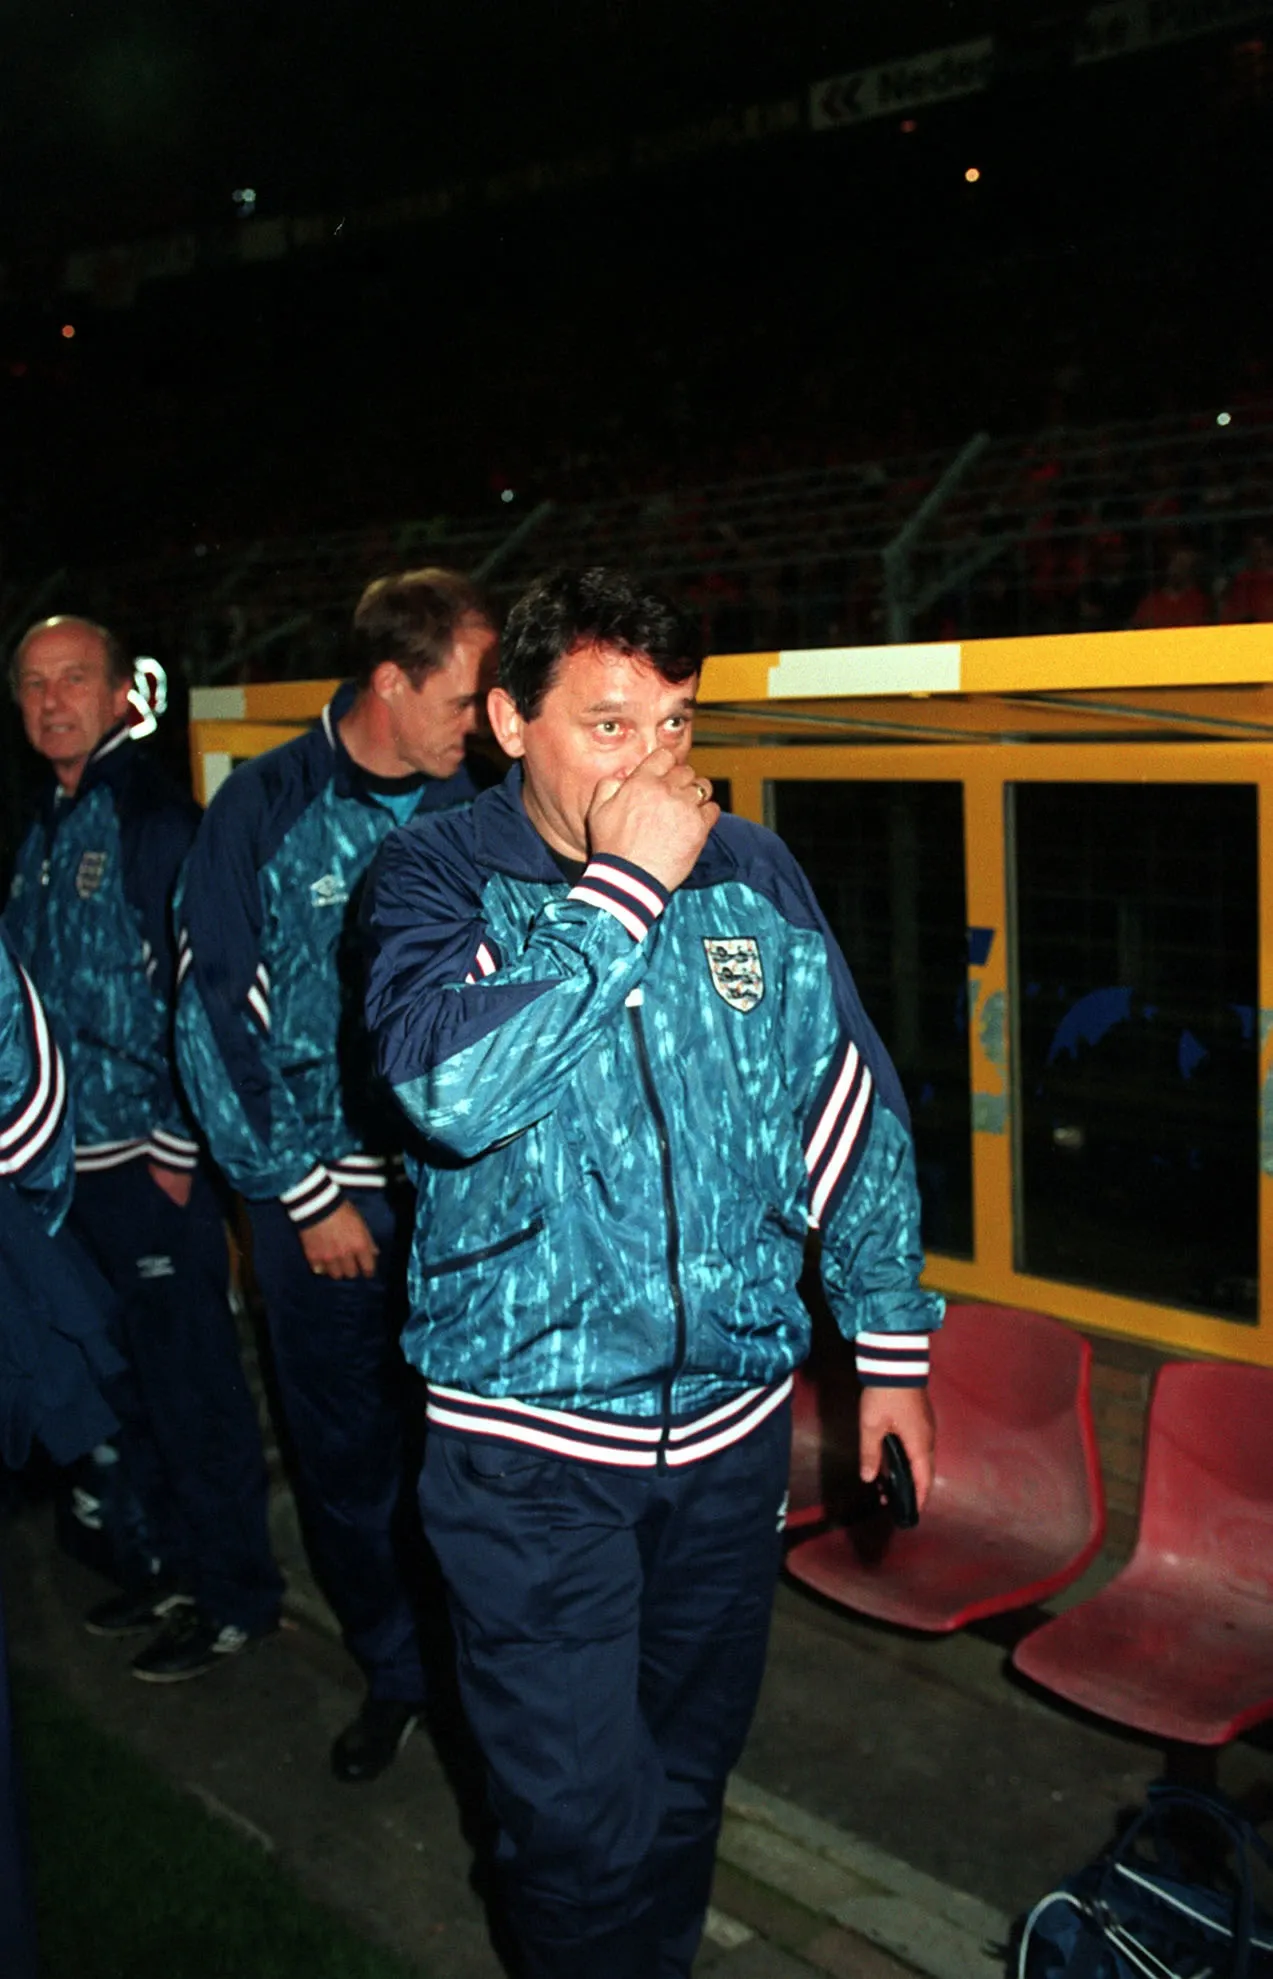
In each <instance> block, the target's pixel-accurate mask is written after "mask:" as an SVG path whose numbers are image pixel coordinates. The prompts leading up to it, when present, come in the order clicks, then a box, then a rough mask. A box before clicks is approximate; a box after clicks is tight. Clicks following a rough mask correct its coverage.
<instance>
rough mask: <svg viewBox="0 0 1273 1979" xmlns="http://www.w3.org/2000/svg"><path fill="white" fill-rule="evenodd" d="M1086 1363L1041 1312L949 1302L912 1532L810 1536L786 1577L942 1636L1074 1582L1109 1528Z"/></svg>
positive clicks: (1078, 1347)
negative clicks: (930, 1472)
mask: <svg viewBox="0 0 1273 1979" xmlns="http://www.w3.org/2000/svg"><path fill="white" fill-rule="evenodd" d="M1091 1358H1092V1355H1091V1348H1090V1347H1089V1346H1088V1344H1087V1342H1086V1340H1084V1339H1083V1338H1082V1336H1081V1335H1080V1334H1078V1333H1074V1332H1072V1331H1071V1330H1070V1328H1069V1327H1067V1326H1063V1325H1062V1324H1061V1322H1060V1321H1059V1320H1055V1319H1047V1318H1045V1317H1044V1316H1043V1315H1042V1314H1041V1313H1033V1312H1017V1311H1013V1310H1011V1309H1009V1308H1008V1307H1005V1306H980V1305H978V1306H973V1305H968V1306H961V1305H956V1306H951V1307H950V1308H949V1310H948V1312H947V1315H946V1324H945V1325H944V1326H943V1328H942V1329H941V1331H940V1332H939V1333H937V1334H936V1335H935V1336H934V1338H933V1369H932V1380H931V1388H930V1392H931V1395H932V1401H933V1409H934V1412H935V1414H936V1417H937V1475H936V1479H935V1482H934V1485H933V1490H932V1495H931V1496H930V1498H929V1501H928V1504H927V1506H926V1507H925V1510H924V1514H923V1517H922V1518H921V1519H920V1522H919V1524H918V1526H917V1527H915V1529H914V1530H913V1531H911V1532H898V1531H896V1530H894V1528H893V1527H892V1526H891V1525H890V1524H889V1523H888V1522H887V1521H886V1520H885V1519H883V1518H882V1517H879V1516H873V1517H870V1518H867V1519H864V1520H861V1521H859V1522H857V1523H855V1524H853V1525H850V1526H849V1527H847V1528H841V1529H838V1530H836V1531H833V1532H828V1533H823V1534H820V1535H818V1536H817V1537H816V1538H812V1539H806V1540H803V1541H801V1542H800V1543H799V1544H797V1545H796V1546H794V1547H793V1548H792V1550H791V1551H790V1553H789V1554H788V1555H787V1566H788V1568H789V1570H790V1571H791V1573H792V1574H793V1575H794V1576H795V1578H796V1579H797V1580H800V1581H803V1582H804V1583H805V1585H806V1586H808V1587H812V1588H815V1589H816V1590H817V1592H818V1593H819V1594H824V1595H826V1596H828V1597H829V1598H830V1599H831V1600H833V1601H838V1602H841V1603H842V1604H843V1605H844V1606H845V1607H846V1608H856V1609H858V1610H860V1611H861V1612H862V1613H863V1614H867V1615H874V1616H877V1617H878V1618H879V1619H880V1620H882V1621H888V1622H899V1623H901V1624H903V1625H904V1626H906V1627H908V1628H916V1629H928V1630H932V1631H934V1632H937V1631H941V1630H949V1629H957V1628H962V1627H963V1626H964V1624H965V1623H966V1622H971V1621H975V1620H976V1619H977V1618H978V1617H980V1616H983V1615H996V1614H999V1613H1000V1612H1001V1611H1002V1610H1004V1609H1006V1608H1020V1607H1025V1606H1026V1605H1028V1603H1030V1602H1032V1601H1040V1600H1042V1599H1043V1598H1044V1596H1045V1595H1048V1594H1053V1593H1055V1592H1056V1590H1057V1589H1058V1588H1060V1587H1065V1586H1066V1585H1067V1584H1068V1583H1069V1582H1070V1581H1072V1580H1075V1579H1077V1577H1078V1575H1079V1574H1081V1573H1082V1571H1083V1569H1084V1567H1085V1566H1086V1565H1087V1563H1088V1561H1089V1560H1090V1559H1091V1558H1092V1556H1093V1555H1094V1553H1095V1552H1096V1551H1097V1548H1098V1547H1099V1546H1100V1543H1101V1538H1102V1535H1103V1533H1104V1530H1105V1502H1104V1496H1103V1493H1102V1490H1101V1478H1100V1467H1099V1464H1098V1461H1097V1455H1096V1438H1095V1434H1094V1432H1093V1429H1092V1417H1091V1407H1090V1403H1089V1397H1088V1371H1089V1367H1090V1364H1091Z"/></svg>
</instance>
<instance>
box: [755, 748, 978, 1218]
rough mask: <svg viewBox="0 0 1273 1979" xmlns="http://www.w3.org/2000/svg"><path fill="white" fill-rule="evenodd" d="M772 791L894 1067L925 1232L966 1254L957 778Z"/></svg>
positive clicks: (968, 1207) (780, 827)
mask: <svg viewBox="0 0 1273 1979" xmlns="http://www.w3.org/2000/svg"><path fill="white" fill-rule="evenodd" d="M773 801H774V825H775V828H776V830H777V831H778V832H779V834H780V835H781V837H783V838H784V839H785V840H786V842H787V844H788V845H789V846H790V847H791V849H792V851H793V852H794V853H795V855H796V857H797V859H799V861H800V863H801V865H802V866H803V867H804V869H805V871H806V872H807V873H808V875H809V878H810V880H811V881H812V883H813V889H814V892H815V893H816V894H817V896H818V901H819V904H820V905H821V908H822V911H823V913H824V914H825V915H826V917H827V920H828V921H829V922H830V924H831V927H832V930H833V931H834V933H835V936H836V939H837V940H838V941H839V943H840V946H841V947H842V948H843V950H844V953H845V955H846V956H847V958H848V962H849V967H850V968H851V969H852V971H853V975H854V978H855V980H856V982H857V986H858V989H859V990H860V992H861V995H862V1001H863V1002H864V1003H865V1005H866V1008H867V1011H868V1012H869V1014H870V1017H871V1021H872V1022H873V1023H874V1025H875V1027H876V1029H877V1030H878V1031H879V1033H880V1035H881V1037H882V1038H883V1040H884V1042H885V1044H886V1045H887V1046H888V1049H889V1053H890V1055H891V1057H892V1059H893V1063H894V1064H895V1065H896V1067H897V1070H898V1074H899V1076H900V1078H901V1081H902V1086H903V1089H904V1091H905V1093H906V1098H907V1101H908V1102H909V1105H910V1109H911V1119H912V1125H913V1127H914V1130H915V1151H916V1156H917V1160H918V1164H919V1186H920V1193H921V1196H922V1197H923V1204H924V1242H925V1244H926V1245H927V1246H928V1248H929V1249H931V1250H934V1251H942V1252H945V1253H946V1254H947V1255H948V1256H952V1257H971V1255H972V1145H971V1133H972V1122H971V1113H970V1101H969V1084H970V1080H969V1067H968V1017H967V937H966V930H965V923H966V910H965V905H964V855H963V844H964V839H963V789H962V787H961V785H959V784H957V783H785V782H784V783H776V784H774V786H773Z"/></svg>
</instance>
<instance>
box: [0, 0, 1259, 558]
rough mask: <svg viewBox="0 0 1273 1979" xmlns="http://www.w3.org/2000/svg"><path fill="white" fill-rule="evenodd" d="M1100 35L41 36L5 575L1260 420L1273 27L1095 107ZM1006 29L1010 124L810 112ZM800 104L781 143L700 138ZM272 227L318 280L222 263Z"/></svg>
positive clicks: (168, 16) (289, 26) (12, 229)
mask: <svg viewBox="0 0 1273 1979" xmlns="http://www.w3.org/2000/svg"><path fill="white" fill-rule="evenodd" d="M1083 11H1084V10H1083V9H1082V8H1077V7H1074V6H1069V5H1057V4H1053V5H1051V6H1044V5H1040V4H1037V0H1034V3H1032V0H1013V4H1012V5H1003V6H996V5H993V4H981V5H975V4H969V5H941V4H858V5H851V6H845V5H843V4H841V5H837V6H830V5H825V4H822V0H809V4H806V5H802V6H801V7H798V8H792V9H780V8H778V7H777V6H774V5H760V4H756V0H729V4H726V0H719V3H718V0H690V4H681V5H675V6H674V5H672V4H670V0H639V4H638V0H632V4H626V0H608V3H607V0H567V4H561V5H557V6H554V7H553V8H551V9H548V8H542V7H528V6H525V5H522V6H513V5H511V4H503V5H494V4H490V0H485V4H484V3H483V0H477V4H470V5H469V6H467V7H466V8H465V9H464V10H462V11H461V10H441V9H438V8H435V7H423V8H418V9H415V10H412V11H411V12H409V13H405V12H403V13H400V12H399V11H398V10H394V11H392V12H391V11H390V10H389V9H388V8H387V7H385V6H384V5H383V4H381V0H368V4H365V5H362V6H359V7H357V8H353V7H348V6H342V7H340V8H335V7H330V6H329V7H325V8H324V7H322V6H317V7H314V6H311V7H308V8H305V9H302V8H301V7H299V6H294V5H288V4H284V5H273V6H270V7H266V8H264V9H248V8H243V7H239V6H230V5H228V4H220V3H219V0H217V3H216V4H209V3H208V0H200V4H196V5H193V6H191V7H189V8H188V9H185V10H180V11H179V10H177V9H173V8H171V7H169V6H165V7H162V8H161V7H158V6H154V5H150V6H146V5H139V6H132V7H129V6H119V7H114V8H111V9H101V8H98V9H88V10H84V9H81V8H79V7H76V8H75V9H74V11H72V10H70V9H68V8H66V7H65V6H52V7H49V8H46V9H43V10H35V9H16V8H13V9H11V10H10V13H11V17H12V18H11V23H10V25H11V28H12V29H13V32H11V34H10V35H9V37H8V38H7V44H6V62H5V71H4V79H3V83H2V85H0V89H2V91H3V96H2V105H3V114H2V118H0V173H2V174H3V183H4V185H5V187H6V197H5V200H4V202H3V216H2V219H0V226H2V228H3V237H2V239H0V261H2V262H3V264H4V276H3V284H4V285H3V289H0V299H2V308H0V446H2V447H3V459H4V462H5V468H6V472H5V474H4V476H3V487H2V489H0V555H2V556H3V558H4V570H3V574H4V576H6V577H7V578H9V579H11V580H15V581H16V580H23V581H26V580H29V581H31V582H36V581H38V580H39V578H40V577H41V576H42V575H43V574H44V573H45V572H46V571H47V570H49V569H51V568H55V567H61V566H66V565H69V566H70V567H72V568H73V569H75V568H79V567H81V566H91V565H94V564H101V563H103V562H106V563H109V562H113V561H118V560H121V559H126V558H132V557H133V556H136V555H148V554H150V553H152V552H154V553H156V554H160V553H163V552H165V551H170V550H173V549H178V548H183V547H184V548H187V549H188V547H189V545H190V544H191V543H192V542H198V541H203V540H207V541H209V542H221V541H226V540H239V539H250V538H252V537H255V536H258V535H260V534H262V533H270V532H275V531H298V530H299V531H304V530H320V529H333V528H349V527H354V526H360V525H363V524H366V523H368V522H375V521H388V520H391V519H394V518H397V517H401V516H417V517H418V516H427V515H430V514H433V513H436V512H438V511H447V512H450V513H461V514H462V513H468V512H480V511H481V510H483V509H484V508H485V509H490V508H491V507H492V506H493V505H495V504H497V503H498V502H499V499H500V496H501V493H502V491H503V490H504V489H505V488H507V487H511V488H512V489H513V491H514V495H515V498H516V499H515V503H514V504H513V505H512V511H511V512H512V514H513V515H514V516H515V515H516V513H517V512H518V505H519V504H520V505H523V506H524V505H525V504H526V503H528V502H530V501H532V500H535V499H538V498H540V497H541V496H543V495H544V494H552V495H555V496H558V497H562V498H567V499H569V498H578V497H580V496H581V495H587V494H589V493H606V492H612V491H616V490H620V489H624V488H637V489H646V488H657V487H660V486H667V485H670V484H674V483H678V482H679V483H682V484H686V483H688V484H693V483H696V482H701V481H707V480H711V479H714V478H719V477H722V476H727V475H729V474H731V473H737V472H739V471H744V470H745V471H751V472H755V471H765V470H767V469H770V468H774V469H780V468H785V467H798V466H802V465H812V464H817V463H820V462H822V461H824V460H827V459H845V458H848V459H852V458H857V457H862V456H869V455H872V454H878V453H882V452H884V453H887V452H889V451H892V452H897V451H899V450H901V449H904V448H906V447H909V446H913V445H918V444H921V443H922V444H927V443H930V442H931V443H935V444H947V443H949V444H952V445H953V444H956V443H958V442H959V441H960V440H961V439H963V438H964V437H965V436H966V435H967V434H968V433H970V432H971V431H972V430H974V429H975V428H977V427H979V426H985V427H987V428H988V429H989V430H990V431H991V432H992V433H999V434H1002V433H1010V432H1028V431H1030V430H1032V429H1035V428H1038V427H1041V426H1044V425H1048V424H1056V423H1058V422H1065V423H1069V424H1083V423H1090V422H1092V421H1094V420H1097V419H1109V418H1119V417H1143V416H1147V415H1151V414H1154V413H1158V412H1165V411H1171V410H1174V409H1187V410H1192V409H1194V408H1202V409H1205V408H1207V407H1213V406H1215V405H1219V404H1222V403H1225V404H1227V403H1229V402H1230V401H1233V402H1235V403H1239V402H1241V400H1242V398H1243V395H1246V396H1247V397H1248V398H1249V397H1251V396H1256V397H1258V396H1259V395H1261V394H1262V393H1263V392H1264V391H1265V390H1266V387H1267V373H1266V369H1265V348H1266V344H1267V324H1268V301H1269V296H1268V289H1269V283H1270V274H1269V256H1268V254H1267V251H1266V235H1267V225H1266V221H1265V217H1264V214H1265V206H1266V203H1267V197H1268V189H1269V186H1270V172H1269V164H1270V159H1269V149H1270V133H1271V131H1273V109H1271V104H1273V59H1271V58H1270V55H1269V53H1268V52H1267V51H1266V47H1265V42H1264V40H1263V33H1264V32H1265V30H1266V29H1267V26H1268V24H1267V23H1264V24H1263V26H1262V24H1261V23H1259V22H1256V23H1255V24H1253V25H1252V24H1246V25H1243V26H1241V27H1237V28H1230V29H1229V30H1227V31H1221V32H1217V33H1214V34H1210V35H1207V36H1204V37H1201V38H1199V39H1195V40H1191V41H1187V42H1183V43H1180V44H1178V45H1176V46H1173V47H1170V48H1167V49H1163V50H1160V51H1158V52H1155V53H1147V54H1141V55H1134V56H1129V57H1124V58H1122V59H1118V60H1114V61H1109V62H1106V63H1102V64H1099V65H1093V66H1090V67H1083V68H1077V69H1076V68H1075V67H1074V66H1073V64H1072V62H1071V60H1070V50H1071V46H1072V39H1073V32H1074V26H1075V22H1076V20H1077V19H1078V18H1079V17H1080V16H1081V14H1082V13H1083ZM986 32H992V33H994V35H995V36H996V48H997V59H996V71H995V78H994V81H993V84H992V86H991V88H990V90H989V91H987V92H986V93H984V94H982V95H979V96H975V97H971V98H966V99H963V100H960V101H956V102H952V103H947V104H940V105H935V106H932V107H931V108H928V109H918V110H915V111H913V112H910V113H908V115H907V116H906V118H905V119H903V118H901V117H887V118H882V119H880V120H879V121H876V122H872V123H869V124H866V125H863V126H861V127H859V128H855V129H851V130H847V131H843V132H832V133H821V132H814V131H811V130H810V129H809V128H808V124H807V109H806V105H807V92H808V86H809V84H810V83H812V82H814V81H817V80H819V79H820V78H823V77H826V76H829V75H834V74H836V73H838V72H840V71H843V70H846V69H851V68H853V67H855V66H859V65H862V64H865V63H871V62H876V61H880V60H886V59H890V58H893V57H897V56H901V55H904V54H906V53H908V52H911V53H919V52H922V51H925V50H928V49H931V48H933V47H938V46H941V45H943V44H945V43H950V42H954V41H958V40H962V39H965V38H968V37H970V36H974V35H977V34H981V33H986ZM782 101H787V102H794V103H796V104H798V106H799V109H800V113H801V117H802V119H804V121H803V124H802V125H801V126H800V127H798V128H796V129H794V130H791V131H789V132H787V133H786V134H781V135H771V136H767V137H764V138H761V139H758V140H756V141H753V142H746V143H744V142H735V143H711V142H708V141H705V140H702V139H701V138H700V139H694V138H693V137H692V136H691V137H687V136H686V135H685V134H686V133H687V132H691V133H692V132H693V131H695V130H697V131H699V132H700V133H701V130H702V127H703V125H704V123H705V122H707V121H710V119H711V118H712V117H714V116H718V115H721V114H726V115H733V116H735V117H738V116H740V115H741V113H742V112H743V110H744V109H745V107H746V106H748V105H773V104H777V103H780V102H782ZM904 121H905V122H909V123H913V125H914V128H913V129H909V130H907V129H904V128H903V122H904ZM678 134H679V135H678ZM652 140H659V141H661V149H662V152H663V153H665V154H668V153H670V154H671V155H670V156H669V157H666V158H665V159H664V162H657V161H658V158H659V154H660V143H659V142H652ZM580 158H590V159H592V161H593V165H592V167H591V169H592V170H593V171H594V173H595V174H596V175H595V176H593V177H592V178H591V179H589V180H587V181H585V182H584V183H582V184H579V185H576V186H574V187H566V188H560V187H559V188H557V189H548V190H541V191H538V192H535V191H532V190H527V189H525V188H524V187H523V188H521V189H519V190H513V191H506V192H505V193H500V194H496V195H494V196H493V195H492V193H491V189H490V180H491V176H492V175H494V174H500V173H503V172H506V171H515V170H517V169H518V168H519V167H526V166H529V165H534V164H539V165H548V166H552V165H554V164H556V165H558V166H560V165H561V164H562V163H563V161H567V160H578V159H580ZM598 159H600V163H598ZM970 165H974V166H976V167H977V168H978V169H979V170H980V172H981V178H980V181H979V182H978V183H977V184H975V185H970V184H968V182H967V181H966V180H965V177H964V172H965V170H966V168H967V167H968V166H970ZM245 186H251V187H252V188H253V189H254V190H255V192H256V195H257V198H256V203H255V207H254V212H255V215H256V216H257V218H258V219H261V220H269V219H270V218H271V217H277V216H283V215H290V216H297V215H309V216H315V217H316V218H317V219H320V220H321V222H322V225H321V227H320V228H319V229H318V230H317V236H316V239H315V242H314V244H313V245H311V246H308V247H305V248H303V249H299V250H297V251H294V252H291V253H289V254H288V255H287V256H286V257H285V258H283V259H281V260H277V261H272V262H266V263H263V264H261V265H255V266H247V267H245V266H241V265H236V264H234V263H232V262H231V261H230V260H229V258H228V245H227V247H226V250H225V251H224V252H222V254H221V257H220V259H219V260H218V253H217V241H218V240H221V241H222V242H223V243H226V244H229V243H230V242H231V237H232V234H233V230H234V229H235V228H236V226H238V225H239V224H240V223H239V221H238V219H237V213H238V210H239V209H238V208H236V206H235V203H234V201H233V197H232V195H233V192H234V190H235V189H241V188H243V187H245ZM442 186H450V187H452V188H454V189H455V203H454V209H453V211H452V212H451V213H450V214H449V215H448V216H447V217H443V218H440V219H436V220H432V221H426V222H416V223H414V224H406V225H399V226H393V227H383V228H381V229H379V230H375V229H372V228H369V227H367V226H365V225H360V224H359V215H360V214H363V215H365V214H366V212H367V210H368V209H369V208H370V207H373V206H375V205H376V204H377V203H380V202H383V201H385V200H388V199H391V198H393V197H395V196H399V195H410V194H416V193H420V192H422V191H426V190H430V189H435V188H438V187H442ZM182 230H190V231H191V232H192V233H193V234H194V235H195V236H196V237H197V239H198V241H199V243H200V253H199V265H198V267H197V269H196V271H195V272H193V273H190V274H187V275H184V276H180V277H175V278H172V279H167V280H156V281H149V282H143V283H142V284H141V285H140V286H139V287H138V288H137V290H136V295H135V299H134V300H133V301H132V303H131V306H127V307H106V306H103V304H102V302H101V300H100V299H98V300H94V298H93V297H92V296H87V295H79V294H68V293H66V292H65V290H64V289H63V288H62V287H61V286H60V284H61V277H62V270H63V267H64V263H65V258H66V255H67V254H68V253H69V252H71V251H74V250H83V249H88V248H93V247H103V246H109V245H111V244H113V243H127V242H135V241H138V240H144V239H147V238H152V237H158V236H163V235H165V234H172V233H174V232H179V231H182ZM64 325H70V326H72V327H73V328H74V331H75V335H74V337H73V338H66V337H64V336H63V335H62V330H63V326H64Z"/></svg>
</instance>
